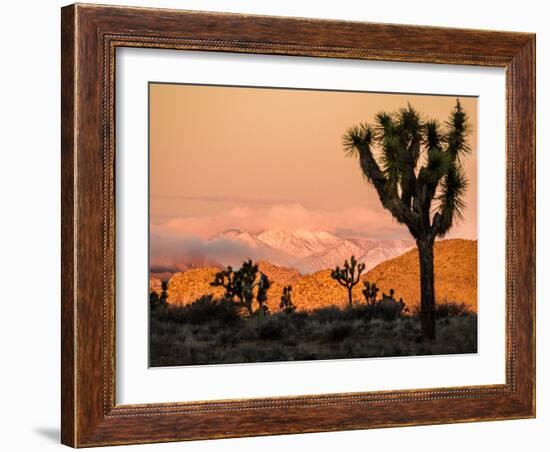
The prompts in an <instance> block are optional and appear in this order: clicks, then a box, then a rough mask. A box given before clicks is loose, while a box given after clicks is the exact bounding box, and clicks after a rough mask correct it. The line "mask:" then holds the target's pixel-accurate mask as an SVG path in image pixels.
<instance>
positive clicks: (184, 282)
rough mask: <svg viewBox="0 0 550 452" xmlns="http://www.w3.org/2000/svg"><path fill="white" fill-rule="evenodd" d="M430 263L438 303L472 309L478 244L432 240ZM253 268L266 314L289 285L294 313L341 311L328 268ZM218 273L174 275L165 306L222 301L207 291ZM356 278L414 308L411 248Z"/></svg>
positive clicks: (416, 289) (416, 292) (415, 269)
mask: <svg viewBox="0 0 550 452" xmlns="http://www.w3.org/2000/svg"><path fill="white" fill-rule="evenodd" d="M348 258H349V256H348ZM434 258H435V289H436V297H437V300H438V302H443V301H454V302H459V303H465V304H467V305H468V306H470V307H472V308H473V309H474V310H477V241H473V240H465V239H448V240H441V241H437V242H436V243H435V247H434ZM340 264H341V262H340ZM258 266H259V270H260V271H261V272H264V273H265V274H266V275H267V276H268V277H269V279H270V280H271V281H272V287H271V288H270V290H269V293H268V301H267V305H268V307H269V308H270V311H271V312H276V311H278V310H279V301H280V295H281V293H282V288H283V287H284V286H286V285H292V286H293V302H294V304H295V305H296V306H297V307H298V310H302V311H307V310H311V309H317V308H320V307H325V306H330V305H336V306H341V307H343V306H345V305H346V304H347V294H346V292H345V290H344V289H343V288H342V287H341V286H339V285H338V283H337V282H336V281H334V280H333V279H332V278H331V277H330V272H331V269H330V268H325V269H323V270H320V271H317V272H314V273H311V274H305V275H302V274H300V273H299V272H298V271H297V270H296V269H294V268H287V267H284V266H278V265H275V264H273V263H270V262H266V261H259V262H258ZM217 271H219V267H204V268H192V269H189V270H186V271H183V272H179V273H176V274H174V275H173V276H172V277H171V278H170V279H169V281H168V302H169V303H171V304H176V305H182V304H188V303H191V302H193V301H195V300H196V299H197V298H199V297H200V296H202V295H206V294H212V295H214V296H215V297H220V296H222V295H223V289H221V288H219V287H211V286H210V282H211V281H212V280H213V279H214V275H215V274H216V272H217ZM361 279H362V280H364V281H365V280H368V281H370V282H375V283H376V284H377V285H378V287H379V288H380V294H382V292H385V293H389V290H390V289H394V290H395V294H396V297H398V298H400V297H402V298H403V299H404V301H405V303H406V304H407V306H408V307H409V308H415V307H418V305H419V299H420V277H419V264H418V251H417V249H416V248H414V249H412V250H409V251H407V252H405V253H403V254H401V255H400V256H397V257H393V258H391V259H388V260H385V261H383V262H381V263H379V264H378V265H376V266H375V267H373V268H372V269H370V270H368V271H366V272H365V273H364V274H363V275H362V278H361ZM159 284H160V281H159V280H158V279H156V278H151V281H150V287H152V288H153V287H155V288H158V287H159ZM361 290H362V284H361V283H359V284H358V285H357V286H355V287H354V290H353V299H354V300H355V301H356V302H358V303H363V302H364V300H363V296H362V294H361Z"/></svg>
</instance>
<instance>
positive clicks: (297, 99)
mask: <svg viewBox="0 0 550 452" xmlns="http://www.w3.org/2000/svg"><path fill="white" fill-rule="evenodd" d="M460 101H461V103H462V105H463V107H464V110H465V111H466V113H467V114H468V116H469V120H470V123H471V125H472V134H471V137H470V144H471V147H472V150H473V152H472V154H471V155H470V156H469V157H468V158H467V159H465V162H464V163H465V169H466V174H467V177H468V179H469V188H468V191H467V195H466V205H467V208H466V210H465V212H464V214H465V215H464V220H463V221H462V222H461V223H460V224H459V225H457V226H455V227H454V228H453V229H452V230H451V232H450V234H449V237H463V238H471V239H476V238H477V231H476V229H477V139H476V136H477V99H476V98H460ZM407 102H410V103H411V105H413V106H414V107H415V108H416V109H418V110H419V111H420V112H422V113H424V114H425V117H426V118H435V119H438V120H439V121H440V122H444V121H445V120H446V119H447V118H448V116H449V113H450V112H451V110H452V108H453V106H454V105H455V102H456V97H454V96H450V97H447V96H425V95H409V94H407V95H401V94H399V95H397V94H379V93H356V92H330V91H305V90H290V89H267V88H240V87H213V86H196V85H175V84H174V85H172V84H151V85H150V215H151V217H150V222H151V250H152V258H153V260H154V258H155V257H160V255H162V254H163V253H166V252H167V250H169V249H173V248H174V247H175V246H176V247H177V246H178V243H186V242H185V241H186V240H189V239H191V238H193V239H196V240H207V239H209V238H210V237H212V236H213V235H215V234H217V233H219V232H222V231H224V230H227V229H230V228H239V229H242V230H245V231H247V232H251V233H256V232H260V231H262V230H265V229H273V228H278V229H285V230H297V229H300V230H311V231H321V230H322V231H328V232H331V233H334V234H336V235H338V236H341V237H347V236H354V237H355V236H360V237H365V238H372V239H382V238H383V239H408V238H410V236H409V233H408V231H407V230H406V228H405V227H404V226H402V225H398V224H397V223H396V222H395V221H394V220H393V219H392V217H391V215H390V214H389V213H388V212H387V211H386V210H384V209H383V208H382V207H381V205H380V201H379V199H378V196H377V194H376V192H375V190H374V188H373V187H371V186H370V185H369V184H368V183H367V182H366V181H365V179H364V178H363V177H362V173H361V171H360V169H359V165H358V162H357V159H351V158H347V157H346V156H345V154H344V152H343V147H342V135H343V134H344V133H345V131H346V130H347V129H348V127H350V126H351V125H354V124H357V123H360V122H364V121H368V122H372V121H373V119H374V115H375V114H376V113H378V112H379V111H382V110H383V111H389V112H391V111H395V110H397V109H399V108H401V107H404V106H406V104H407ZM178 241H179V242H178ZM182 246H184V245H182Z"/></svg>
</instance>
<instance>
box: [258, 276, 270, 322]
mask: <svg viewBox="0 0 550 452" xmlns="http://www.w3.org/2000/svg"><path fill="white" fill-rule="evenodd" d="M270 287H271V281H270V280H269V278H268V277H267V276H266V275H265V274H264V273H260V280H259V281H258V293H257V294H256V300H257V301H258V311H257V312H258V313H259V314H260V315H263V314H267V313H268V312H269V307H268V306H267V305H266V304H265V302H266V301H267V291H268V290H269V288H270Z"/></svg>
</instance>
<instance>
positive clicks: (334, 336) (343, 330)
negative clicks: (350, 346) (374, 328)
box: [326, 323, 353, 342]
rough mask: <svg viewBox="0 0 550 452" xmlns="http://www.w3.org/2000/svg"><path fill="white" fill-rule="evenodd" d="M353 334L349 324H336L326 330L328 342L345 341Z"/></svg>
mask: <svg viewBox="0 0 550 452" xmlns="http://www.w3.org/2000/svg"><path fill="white" fill-rule="evenodd" d="M352 332H353V327H352V326H351V325H350V324H349V323H337V324H336V325H333V326H332V327H331V328H329V330H328V334H327V336H326V339H327V341H329V342H340V341H343V340H344V339H346V338H347V337H349V336H350V335H351V333H352Z"/></svg>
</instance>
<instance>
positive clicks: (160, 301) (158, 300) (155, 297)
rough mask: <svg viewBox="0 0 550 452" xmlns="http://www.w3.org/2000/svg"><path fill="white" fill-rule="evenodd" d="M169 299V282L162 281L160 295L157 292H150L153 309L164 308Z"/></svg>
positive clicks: (150, 302) (150, 303)
mask: <svg viewBox="0 0 550 452" xmlns="http://www.w3.org/2000/svg"><path fill="white" fill-rule="evenodd" d="M167 299H168V281H162V283H161V292H160V295H159V294H158V293H157V292H156V291H155V290H153V291H151V292H149V305H150V306H151V308H153V309H154V308H156V307H158V306H163V305H165V304H166V300H167Z"/></svg>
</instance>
